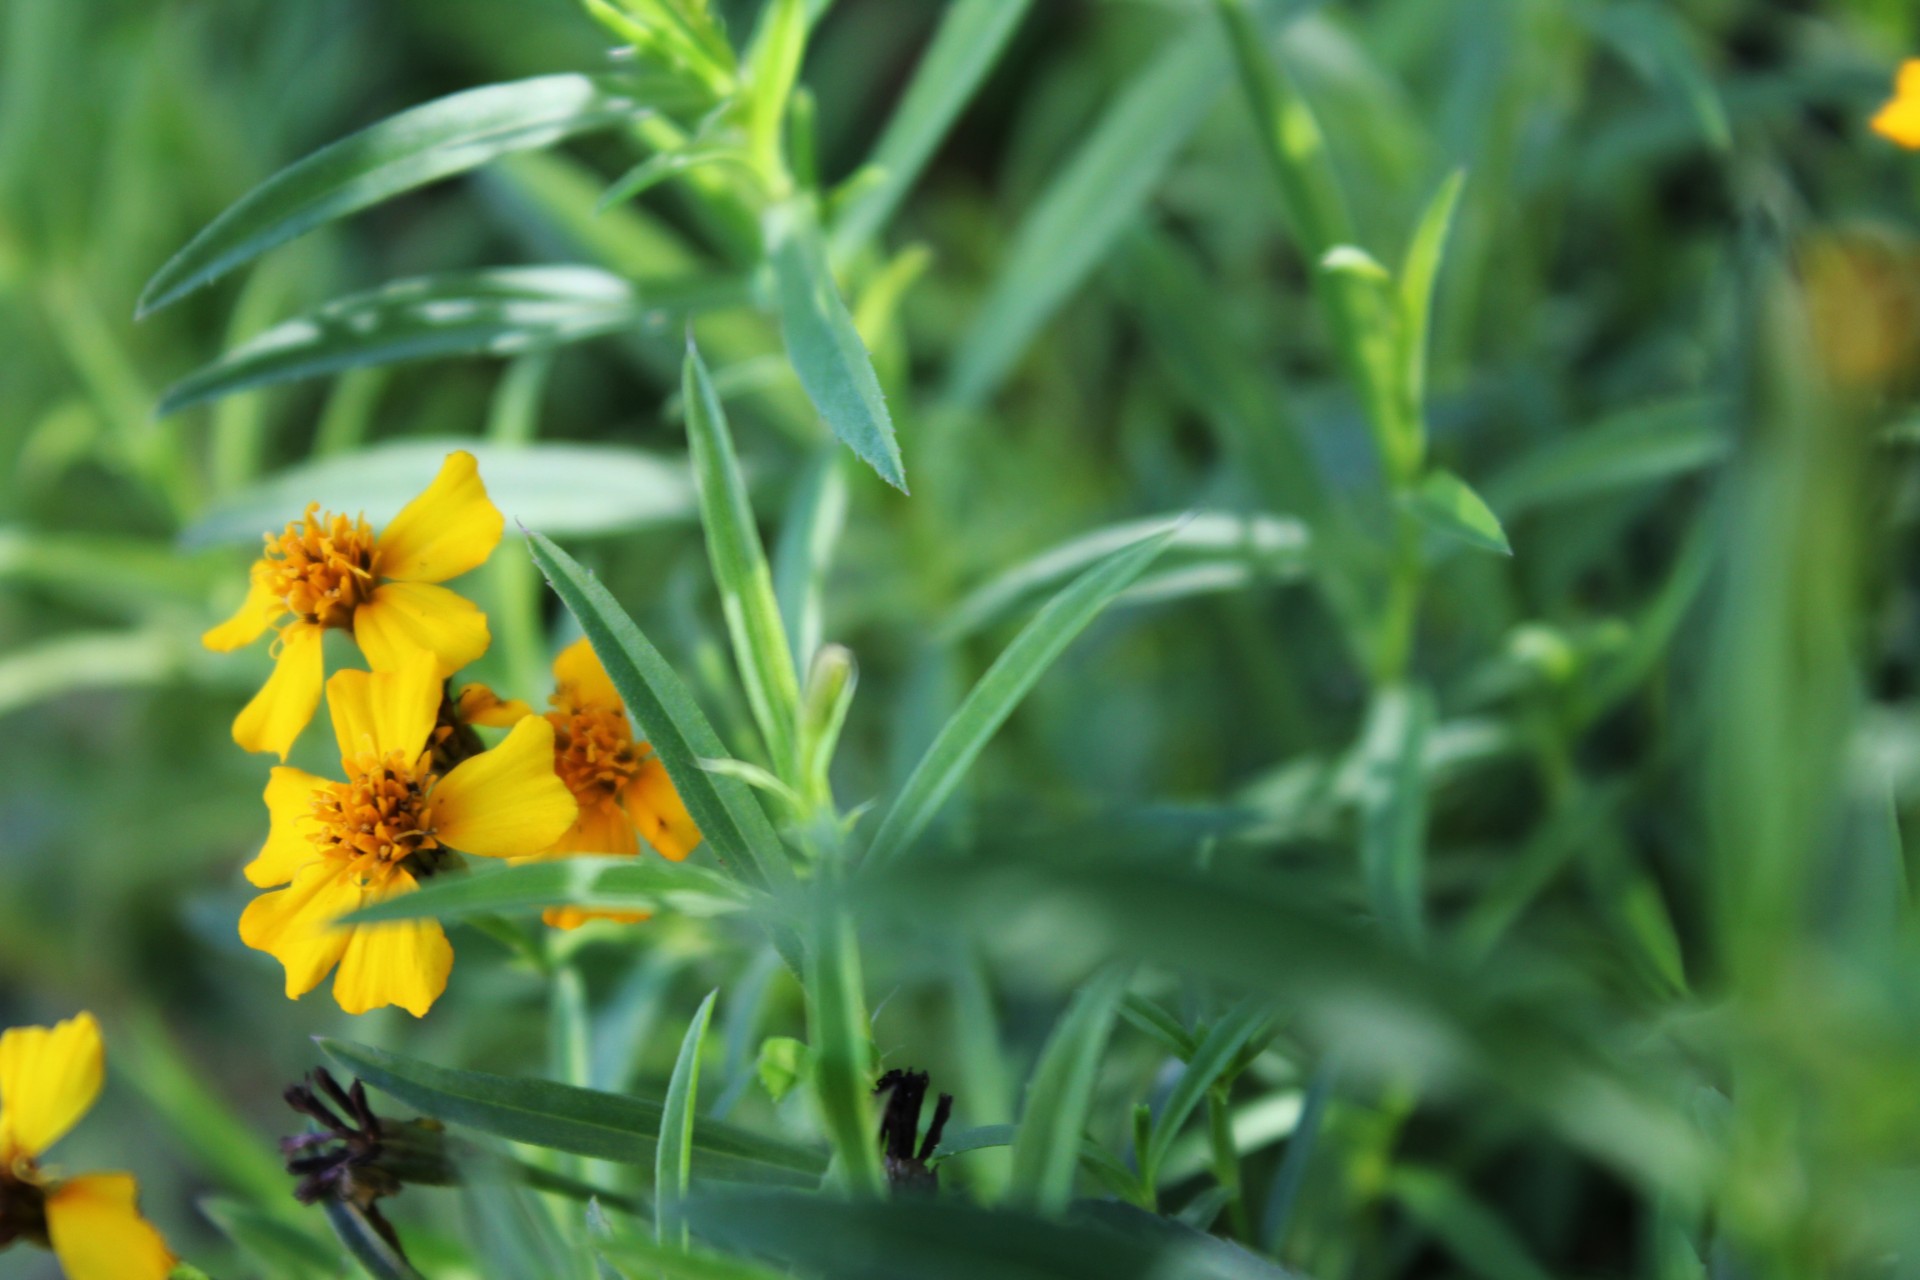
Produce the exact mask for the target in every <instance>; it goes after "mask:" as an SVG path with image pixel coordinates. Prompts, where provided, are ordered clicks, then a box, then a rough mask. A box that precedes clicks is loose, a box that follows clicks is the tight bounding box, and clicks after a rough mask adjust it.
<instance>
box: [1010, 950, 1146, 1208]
mask: <svg viewBox="0 0 1920 1280" xmlns="http://www.w3.org/2000/svg"><path fill="white" fill-rule="evenodd" d="M1126 986H1127V974H1126V972H1125V971H1124V970H1120V969H1110V970H1108V971H1106V972H1105V973H1102V974H1100V975H1099V976H1098V977H1096V978H1095V979H1093V981H1091V982H1089V983H1087V984H1086V985H1085V986H1083V987H1082V988H1081V989H1080V990H1079V992H1078V993H1077V994H1075V996H1074V998H1073V1003H1072V1004H1070V1005H1069V1006H1068V1007H1067V1011H1066V1013H1064V1014H1063V1015H1061V1018H1060V1021H1059V1023H1058V1024H1056V1025H1055V1027H1054V1029H1053V1034H1052V1035H1051V1036H1050V1037H1048V1039H1047V1047H1046V1048H1045V1049H1043V1050H1041V1052H1040V1061H1039V1064H1038V1065H1037V1066H1035V1067H1034V1070H1033V1080H1032V1082H1031V1083H1030V1084H1029V1085H1028V1086H1027V1101H1026V1106H1025V1108H1024V1109H1023V1110H1022V1111H1021V1113H1020V1129H1019V1132H1018V1133H1017V1134H1015V1135H1014V1139H1013V1185H1012V1188H1011V1191H1012V1195H1013V1196H1014V1198H1015V1199H1016V1200H1017V1201H1019V1202H1021V1203H1024V1204H1027V1205H1031V1206H1032V1207H1034V1208H1037V1209H1039V1210H1040V1211H1041V1212H1043V1213H1059V1212H1061V1211H1063V1210H1064V1209H1065V1208H1066V1207H1067V1203H1068V1202H1069V1201H1070V1200H1072V1199H1073V1174H1074V1170H1075V1169H1077V1168H1078V1167H1079V1165H1080V1135H1081V1134H1082V1133H1083V1132H1084V1131H1085V1130H1086V1127H1087V1113H1088V1112H1089V1111H1090V1110H1091V1109H1092V1106H1093V1085H1094V1080H1095V1078H1096V1077H1097V1076H1098V1074H1099V1071H1100V1058H1101V1055H1102V1054H1103V1053H1104V1052H1105V1050H1106V1046H1107V1036H1108V1034H1109V1033H1110V1032H1111V1031H1112V1030H1113V1019H1114V1014H1115V1013H1116V1012H1117V1010H1118V1007H1119V1004H1120V997H1121V995H1122V994H1123V993H1124V992H1125V990H1126Z"/></svg>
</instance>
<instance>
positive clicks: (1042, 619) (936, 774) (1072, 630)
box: [867, 528, 1178, 863]
mask: <svg viewBox="0 0 1920 1280" xmlns="http://www.w3.org/2000/svg"><path fill="white" fill-rule="evenodd" d="M1177 531H1178V530H1177V528H1176V529H1166V530H1163V531H1162V532H1160V533H1158V534H1155V535H1151V536H1147V537H1142V538H1140V539H1139V540H1138V541H1136V542H1134V543H1133V545H1131V546H1127V547H1122V548H1121V549H1120V550H1118V551H1116V552H1114V553H1113V554H1111V555H1109V556H1108V557H1107V558H1106V559H1104V560H1101V561H1100V562H1099V563H1097V564H1095V565H1094V566H1093V567H1092V568H1091V569H1088V570H1087V571H1086V572H1085V573H1083V574H1081V575H1080V576H1079V577H1078V578H1075V579H1074V581H1073V583H1072V585H1071V586H1069V587H1067V589H1066V590H1064V591H1062V592H1061V593H1060V594H1059V595H1057V596H1055V597H1054V598H1053V599H1052V600H1049V601H1048V602H1047V605H1046V607H1045V608H1043V609H1041V610H1040V612H1039V613H1038V614H1037V615H1035V617H1034V619H1033V621H1031V622H1029V623H1028V624H1027V625H1026V627H1025V628H1023V629H1022V630H1021V632H1020V634H1019V635H1017V636H1015V637H1014V638H1013V643H1011V644H1009V645H1008V646H1007V647H1006V649H1005V650H1004V651H1003V652H1002V653H1001V654H1000V656H999V657H998V658H996V659H995V660H994V663H993V665H992V666H991V667H989V668H988V669H987V673H986V674H985V675H983V676H981V677H980V681H979V683H978V684H976V685H974V686H973V688H972V690H971V691H969V692H968V694H967V697H966V701H964V702H962V703H961V704H960V709H959V710H958V711H955V712H954V713H953V717H952V718H951V719H949V720H948V721H947V723H946V724H945V725H943V726H941V729H940V733H939V736H938V737H936V738H935V739H934V741H933V744H932V745H931V746H929V747H928V748H927V751H926V754H925V755H923V756H922V757H921V758H920V763H919V764H917V765H915V766H914V770H913V773H912V774H911V775H909V776H908V778H907V781H906V783H905V785H903V786H902V787H901V788H900V794H899V796H898V797H897V798H895V800H894V802H893V807H892V808H891V809H889V810H888V811H887V816H886V819H885V821H883V822H882V823H881V824H880V829H879V830H878V831H876V832H874V836H873V843H872V845H871V847H870V849H869V851H868V855H867V856H868V857H869V858H870V859H871V860H872V861H874V862H876V863H879V862H885V861H887V860H889V859H891V858H893V857H896V856H898V855H899V853H900V852H901V851H902V850H904V849H905V848H906V847H907V846H908V845H910V844H912V843H913V842H914V840H916V839H917V838H918V837H919V835H920V833H921V832H922V831H924V830H926V827H927V824H928V823H929V822H931V821H932V820H933V818H934V815H935V814H936V813H937V812H938V811H939V809H940V805H941V804H942V803H943V802H944V801H945V800H946V798H947V797H948V796H949V795H951V794H953V789H954V788H955V787H956V786H958V785H959V784H960V779H961V778H962V777H963V776H965V774H966V772H967V770H968V769H969V768H971V767H972V765H973V762H974V760H975V759H977V758H978V757H979V755H980V752H981V751H982V750H983V749H984V748H985V747H986V745H987V742H988V740H989V739H991V738H992V737H993V735H994V733H995V732H996V731H997V730H998V729H999V728H1000V726H1001V725H1002V724H1005V723H1006V720H1007V717H1008V716H1010V715H1012V714H1013V711H1014V708H1015V707H1017V706H1019V705H1020V700H1021V699H1022V698H1024V697H1026V695H1027V691H1028V690H1030V689H1032V688H1033V686H1034V684H1035V683H1036V682H1037V681H1038V680H1039V679H1040V677H1041V676H1042V675H1043V674H1044V673H1045V672H1046V669H1047V668H1048V667H1050V666H1051V665H1053V662H1054V660H1055V659H1056V658H1058V657H1059V656H1060V655H1061V653H1063V652H1064V651H1065V650H1066V647H1067V646H1068V645H1070V644H1072V643H1073V640H1074V638H1075V637H1076V636H1078V635H1079V634H1080V633H1081V632H1082V631H1084V630H1086V628H1087V625H1088V624H1089V623H1091V622H1092V621H1093V620H1094V619H1095V618H1096V617H1098V616H1099V615H1100V611H1101V610H1103V609H1105V608H1106V607H1107V606H1108V605H1109V604H1111V603H1112V602H1113V599H1114V597H1115V596H1117V595H1119V594H1120V593H1121V592H1122V591H1124V590H1125V589H1126V588H1127V587H1128V586H1129V585H1130V584H1131V583H1132V582H1133V581H1134V579H1136V578H1138V577H1139V576H1140V575H1141V573H1142V572H1144V571H1145V570H1146V568H1147V566H1148V565H1150V564H1152V563H1153V560H1154V557H1156V556H1158V555H1159V554H1160V552H1161V551H1162V550H1164V549H1165V548H1166V546H1167V543H1168V542H1169V541H1171V540H1172V538H1173V536H1174V534H1175V533H1176V532H1177Z"/></svg>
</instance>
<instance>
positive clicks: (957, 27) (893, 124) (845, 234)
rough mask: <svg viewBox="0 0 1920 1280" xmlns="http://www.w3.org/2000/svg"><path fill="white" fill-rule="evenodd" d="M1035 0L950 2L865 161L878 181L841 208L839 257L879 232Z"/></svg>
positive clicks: (836, 237) (836, 229)
mask: <svg viewBox="0 0 1920 1280" xmlns="http://www.w3.org/2000/svg"><path fill="white" fill-rule="evenodd" d="M1031 4H1032V0H955V3H953V4H951V5H949V6H948V7H947V11H946V13H945V15H944V16H943V17H942V18H941V19H940V29H939V31H937V32H936V33H934V37H933V42H932V44H930V45H929V46H928V47H927V52H926V54H925V56H923V57H922V58H921V59H920V65H919V67H918V68H916V69H915V71H914V73H913V83H912V84H910V85H908V86H907V92H906V94H905V96H904V97H902V98H901V99H900V105H899V106H898V107H896V108H894V111H893V114H892V115H890V116H888V117H887V127H886V129H885V130H884V131H883V132H882V133H881V135H880V140H879V141H878V142H876V143H875V144H874V147H873V154H872V155H871V156H870V157H868V159H867V166H868V171H869V172H874V173H877V174H878V175H879V176H878V177H877V178H876V179H875V180H874V181H873V183H872V184H871V185H870V186H866V187H864V188H862V189H861V191H860V193H859V195H857V196H855V197H854V198H853V199H851V200H850V201H849V202H848V204H847V205H846V207H845V208H844V209H842V210H841V212H840V216H839V217H838V218H837V219H835V221H834V225H833V236H832V244H833V252H834V256H835V257H837V258H844V257H845V256H846V255H847V254H850V253H852V252H853V251H854V250H855V249H857V248H859V247H860V245H862V244H864V243H865V242H866V241H867V240H869V239H871V238H872V237H873V236H875V235H876V234H878V233H879V231H880V230H881V228H883V227H885V226H886V224H887V221H888V220H889V219H890V218H892V217H893V213H894V210H895V209H897V208H898V207H899V205H900V201H901V200H902V199H903V198H904V197H905V196H906V194H907V192H908V191H909V190H910V189H912V187H913V184H914V182H915V181H916V180H917V179H918V178H919V177H920V171H921V169H922V168H924V167H925V165H926V163H927V160H928V158H929V157H930V156H932V154H933V152H934V148H936V147H937V146H939V145H940V140H941V139H942V138H944V137H946V135H947V130H948V129H950V128H952V127H953V122H954V120H955V119H956V118H957V117H958V116H959V114H960V112H961V111H962V110H964V109H965V107H966V105H967V103H968V102H969V101H971V100H972V98H973V95H974V93H975V91H976V90H978V89H979V87H980V83H981V81H983V80H985V79H986V77H987V73H988V72H990V71H991V70H993V67H994V64H995V63H997V62H998V61H999V60H1000V54H1001V53H1002V52H1003V51H1004V50H1005V49H1006V47H1007V41H1008V40H1009V39H1011V38H1012V36H1013V33H1014V30H1015V29H1016V28H1017V27H1018V26H1019V25H1020V20H1021V19H1022V18H1024V17H1025V16H1026V13H1027V10H1028V8H1029V7H1031Z"/></svg>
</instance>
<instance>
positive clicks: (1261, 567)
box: [942, 511, 1311, 640]
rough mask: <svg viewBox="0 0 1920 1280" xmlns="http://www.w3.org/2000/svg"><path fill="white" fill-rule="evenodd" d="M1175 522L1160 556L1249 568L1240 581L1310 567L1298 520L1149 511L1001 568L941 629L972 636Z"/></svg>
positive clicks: (952, 635) (1293, 574) (1284, 576)
mask: <svg viewBox="0 0 1920 1280" xmlns="http://www.w3.org/2000/svg"><path fill="white" fill-rule="evenodd" d="M1175 521H1180V523H1179V524H1178V527H1177V528H1175V529H1174V532H1173V537H1172V539H1171V540H1170V541H1169V542H1168V543H1167V549H1166V551H1165V553H1164V554H1163V555H1162V557H1161V559H1162V560H1163V561H1164V562H1166V563H1168V564H1171V565H1179V566H1182V567H1185V568H1189V569H1191V568H1196V567H1206V568H1231V569H1245V570H1246V572H1245V573H1244V574H1241V575H1238V576H1234V575H1229V576H1227V577H1226V578H1225V579H1224V581H1227V582H1233V581H1238V582H1240V583H1241V584H1242V585H1244V584H1245V583H1246V582H1247V581H1249V580H1252V581H1260V580H1263V579H1265V580H1272V579H1278V580H1282V581H1287V580H1292V579H1295V578H1298V577H1299V576H1300V575H1301V574H1302V573H1304V572H1305V570H1306V561H1307V556H1308V553H1309V544H1310V538H1311V535H1310V534H1309V533H1308V531H1307V527H1306V526H1305V525H1303V524H1301V523H1300V522H1299V521H1298V520H1290V519H1287V518H1286V517H1284V516H1265V515H1254V516H1242V515H1235V514H1231V513H1229V512H1224V511H1202V512H1197V513H1195V514H1192V515H1189V516H1186V517H1184V518H1183V517H1179V516H1170V515H1169V516H1149V517H1148V518H1146V519H1144V520H1129V521H1127V522H1125V523H1123V524H1115V525H1108V526H1107V527H1106V528H1104V529H1096V530H1094V531H1093V532H1092V533H1085V534H1081V535H1080V536H1079V537H1077V538H1073V539H1071V540H1069V541H1067V542H1063V543H1061V544H1060V545H1059V546H1057V547H1054V548H1052V549H1050V550H1048V551H1044V552H1042V553H1041V554H1039V555H1037V556H1034V557H1033V558H1032V559H1029V560H1026V561H1023V562H1022V563H1020V564H1018V565H1016V566H1014V567H1013V568H1011V569H1008V570H1006V571H1005V572H1003V573H1001V574H999V575H998V576H997V577H995V578H993V579H992V580H991V581H989V582H987V583H985V584H984V585H982V586H980V587H977V588H975V589H974V590H973V591H971V592H969V593H968V594H967V596H966V598H965V599H963V600H962V601H961V602H960V603H959V604H958V605H956V606H955V607H954V610H953V613H952V614H951V615H950V616H949V617H948V619H947V621H946V624H945V626H944V627H943V628H942V631H943V634H944V635H945V636H946V637H947V638H948V639H949V640H958V639H960V638H962V637H964V636H968V635H972V634H974V633H975V632H978V631H980V630H981V629H982V628H984V627H987V626H990V625H991V624H993V623H994V622H997V621H999V620H1001V619H1002V618H1004V617H1006V616H1007V615H1008V614H1009V613H1011V612H1013V611H1014V610H1015V609H1017V608H1018V607H1019V606H1020V605H1022V604H1024V603H1026V602H1028V601H1029V600H1031V599H1032V598H1033V597H1034V596H1035V595H1037V594H1039V593H1040V592H1042V591H1046V590H1048V589H1050V588H1053V587H1055V586H1057V585H1058V584H1060V583H1062V582H1064V581H1066V580H1067V579H1068V578H1070V577H1072V576H1074V575H1075V574H1078V573H1081V572H1082V571H1084V570H1085V569H1086V568H1087V566H1088V565H1091V564H1093V563H1095V562H1097V561H1099V560H1101V559H1103V558H1104V557H1106V556H1109V555H1112V554H1113V553H1114V552H1115V551H1117V550H1120V549H1122V548H1125V547H1128V546H1132V545H1133V544H1134V543H1136V542H1138V541H1140V539H1142V538H1144V537H1146V536H1148V535H1149V534H1151V533H1154V532H1156V531H1158V530H1161V529H1165V528H1166V527H1167V526H1168V525H1169V524H1170V523H1174V522H1175Z"/></svg>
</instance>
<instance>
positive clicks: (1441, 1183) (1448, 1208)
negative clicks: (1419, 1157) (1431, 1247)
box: [1387, 1165, 1552, 1280]
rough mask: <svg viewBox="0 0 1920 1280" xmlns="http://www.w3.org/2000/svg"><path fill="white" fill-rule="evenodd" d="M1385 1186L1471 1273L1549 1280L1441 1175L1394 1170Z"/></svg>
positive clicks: (1490, 1279) (1507, 1230) (1499, 1225)
mask: <svg viewBox="0 0 1920 1280" xmlns="http://www.w3.org/2000/svg"><path fill="white" fill-rule="evenodd" d="M1387 1187H1388V1190H1389V1191H1390V1192H1391V1194H1392V1195H1393V1198H1394V1199H1396V1200H1398V1201H1399V1202H1400V1204H1401V1205H1402V1206H1403V1207H1404V1208H1405V1209H1406V1211H1407V1213H1408V1214H1409V1215H1410V1216H1411V1217H1412V1218H1413V1219H1414V1221H1416V1222H1418V1223H1419V1224H1420V1225H1421V1226H1423V1227H1425V1228H1426V1229H1427V1230H1428V1231H1429V1232H1431V1233H1432V1234H1433V1235H1434V1237H1435V1238H1437V1239H1438V1240H1439V1241H1440V1242H1441V1243H1442V1244H1443V1245H1445V1246H1446V1249H1447V1252H1448V1253H1451V1254H1452V1255H1453V1256H1454V1258H1455V1259H1456V1260H1458V1262H1459V1263H1460V1265H1461V1266H1463V1267H1464V1268H1466V1270H1467V1271H1468V1272H1470V1273H1471V1274H1473V1275H1477V1276H1483V1277H1485V1278H1486V1280H1549V1277H1550V1276H1551V1275H1552V1273H1551V1272H1549V1271H1547V1270H1546V1269H1545V1268H1544V1267H1542V1266H1541V1265H1540V1264H1539V1263H1538V1262H1537V1261H1535V1260H1534V1257H1533V1255H1532V1253H1530V1252H1529V1251H1528V1249H1527V1246H1526V1244H1525V1243H1524V1242H1523V1241H1522V1240H1521V1239H1520V1238H1519V1236H1517V1235H1515V1234H1514V1231H1513V1229H1512V1228H1511V1227H1509V1226H1507V1224H1506V1223H1504V1222H1502V1221H1501V1220H1500V1219H1499V1218H1498V1217H1496V1216H1495V1215H1494V1214H1493V1212H1492V1211H1491V1210H1489V1209H1488V1208H1487V1207H1486V1205H1484V1204H1482V1203H1481V1202H1480V1201H1479V1200H1478V1199H1476V1198H1475V1197H1474V1196H1473V1195H1472V1194H1471V1193H1469V1192H1468V1191H1466V1190H1465V1189H1463V1188H1462V1187H1460V1186H1459V1185H1458V1184H1456V1183H1455V1182H1454V1181H1453V1179H1452V1178H1450V1177H1449V1176H1447V1175H1446V1174H1444V1173H1439V1172H1436V1171H1434V1170H1429V1169H1420V1168H1414V1167H1410V1166H1407V1165H1400V1166H1398V1167H1397V1168H1395V1169H1394V1170H1393V1172H1392V1173H1391V1174H1390V1175H1389V1177H1388V1179H1387Z"/></svg>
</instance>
